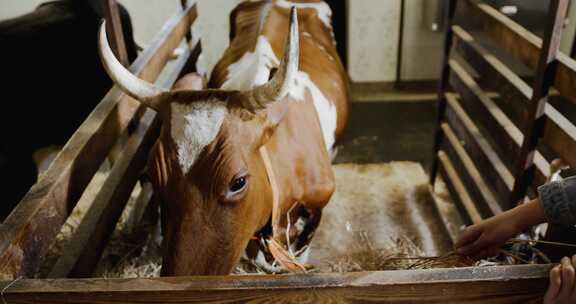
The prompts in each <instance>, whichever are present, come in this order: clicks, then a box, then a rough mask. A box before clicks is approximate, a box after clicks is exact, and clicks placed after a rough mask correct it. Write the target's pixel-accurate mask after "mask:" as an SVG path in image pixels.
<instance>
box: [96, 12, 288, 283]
mask: <svg viewBox="0 0 576 304" xmlns="http://www.w3.org/2000/svg"><path fill="white" fill-rule="evenodd" d="M104 28H105V27H104V25H102V27H101V29H100V36H99V42H100V53H101V56H102V60H103V63H104V66H105V67H106V70H107V71H108V74H109V75H110V77H111V78H112V79H113V80H114V82H115V83H116V84H117V85H118V86H119V87H120V88H121V89H122V90H123V91H124V92H126V93H127V94H129V95H130V96H132V97H134V98H136V99H137V100H139V101H140V102H142V103H143V104H144V105H146V106H147V107H149V108H152V109H154V110H156V111H158V113H159V117H160V119H161V120H162V122H163V125H162V131H161V135H160V138H159V140H158V141H157V143H156V146H155V148H154V150H153V151H152V154H151V157H150V161H149V168H148V170H149V172H150V173H151V175H152V176H151V178H152V180H153V183H154V186H155V191H156V193H157V195H159V196H160V198H161V199H162V214H163V235H164V244H163V252H164V253H163V258H164V262H163V274H164V275H204V274H228V273H229V272H230V271H231V270H232V269H233V267H234V266H235V264H236V263H237V262H238V261H239V259H240V257H241V255H242V253H243V251H244V249H245V248H246V245H247V243H248V241H249V240H250V238H251V237H252V236H253V235H254V233H255V232H256V231H258V230H259V229H261V228H262V227H263V226H265V225H266V223H267V222H268V220H269V218H270V215H271V210H272V206H271V204H272V202H271V197H272V194H271V190H270V184H269V181H268V177H267V174H266V169H265V166H264V164H263V160H262V158H261V156H260V153H259V148H260V147H261V146H262V145H264V144H265V143H266V142H267V140H268V139H269V138H270V136H271V135H272V133H273V132H274V130H275V128H276V126H277V125H278V123H279V122H280V119H281V117H282V115H283V113H284V111H283V110H282V108H284V107H283V106H282V105H283V104H282V103H277V104H276V106H275V107H273V108H274V109H270V107H269V106H270V105H271V104H272V103H274V102H278V101H281V100H282V99H284V97H285V96H286V95H287V94H288V90H289V87H290V84H291V83H293V82H294V78H295V76H296V73H297V71H298V60H299V59H298V57H299V41H298V22H297V15H296V11H295V9H292V11H291V15H290V31H289V35H288V39H287V42H286V49H285V54H284V57H283V59H282V61H281V63H280V66H279V67H278V69H277V71H276V73H274V75H273V76H272V77H271V79H270V80H269V81H268V82H267V83H265V84H263V85H260V86H257V87H255V88H254V89H252V90H250V91H246V92H240V91H224V90H192V89H190V90H172V91H168V90H164V89H161V88H158V87H156V86H154V85H153V84H150V83H147V82H145V81H143V80H141V79H139V78H137V77H136V76H134V75H133V74H131V73H130V72H129V71H128V70H127V69H125V68H124V67H123V66H122V65H121V64H120V63H119V62H118V61H117V60H116V58H115V57H114V55H113V53H112V51H111V49H110V47H109V45H108V41H107V37H106V31H105V30H104Z"/></svg>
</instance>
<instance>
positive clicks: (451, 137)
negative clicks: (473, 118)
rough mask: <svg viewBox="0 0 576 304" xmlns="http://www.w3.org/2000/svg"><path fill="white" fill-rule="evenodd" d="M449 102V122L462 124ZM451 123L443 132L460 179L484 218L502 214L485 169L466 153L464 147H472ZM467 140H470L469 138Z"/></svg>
mask: <svg viewBox="0 0 576 304" xmlns="http://www.w3.org/2000/svg"><path fill="white" fill-rule="evenodd" d="M448 102H449V107H448V111H447V113H446V114H447V117H448V122H449V123H460V121H461V120H458V118H457V117H454V116H455V115H458V114H456V113H455V112H457V110H454V109H453V107H454V105H453V104H451V101H450V100H448ZM449 123H444V124H442V130H443V131H444V133H445V134H446V139H447V142H449V145H447V146H448V147H447V148H446V152H447V153H448V156H450V159H451V160H452V161H453V163H454V164H455V168H456V169H457V170H458V172H459V175H460V177H461V178H462V180H463V182H464V183H465V184H466V188H467V189H468V192H469V193H470V195H471V196H472V197H474V201H475V202H477V203H478V204H479V205H477V206H478V209H479V210H480V211H481V213H482V215H483V217H484V218H486V217H490V216H493V215H495V214H499V213H500V212H502V208H501V207H500V205H499V204H498V200H497V199H496V197H495V196H494V194H493V193H492V187H490V186H489V185H488V184H487V182H486V181H485V180H484V179H485V178H486V176H487V175H486V174H482V173H483V172H484V170H485V169H484V168H478V167H477V166H476V164H475V162H474V160H473V159H472V158H471V157H470V154H469V153H467V152H466V149H465V147H464V146H471V145H470V144H466V143H465V142H464V141H463V140H462V139H461V137H460V138H459V137H458V136H457V135H456V133H455V131H454V130H453V128H452V127H451V126H450V124H449ZM460 128H462V127H460ZM464 132H468V131H464ZM465 138H466V139H469V137H465ZM490 181H491V180H489V182H490Z"/></svg>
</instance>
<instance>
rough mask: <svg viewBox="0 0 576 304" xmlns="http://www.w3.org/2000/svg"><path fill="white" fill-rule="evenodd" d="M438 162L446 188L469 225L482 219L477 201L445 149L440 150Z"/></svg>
mask: <svg viewBox="0 0 576 304" xmlns="http://www.w3.org/2000/svg"><path fill="white" fill-rule="evenodd" d="M438 164H439V167H438V171H439V172H440V176H442V179H443V180H444V183H445V184H446V188H448V192H450V197H451V198H452V200H453V201H454V203H455V204H456V207H457V208H458V211H459V212H460V215H461V216H462V219H463V220H464V221H465V222H466V224H468V225H470V224H476V223H479V222H480V221H482V214H480V211H479V210H478V208H477V207H476V203H475V202H474V200H473V199H472V197H470V194H469V193H468V189H467V188H466V185H464V182H462V179H460V176H459V175H458V173H457V171H456V168H455V167H454V165H453V163H452V161H451V160H450V158H449V157H448V155H447V154H446V152H445V151H442V150H440V151H439V152H438Z"/></svg>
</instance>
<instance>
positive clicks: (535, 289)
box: [0, 265, 550, 304]
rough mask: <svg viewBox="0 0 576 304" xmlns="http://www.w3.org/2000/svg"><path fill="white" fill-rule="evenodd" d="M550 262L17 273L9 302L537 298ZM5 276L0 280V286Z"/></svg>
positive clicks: (517, 300)
mask: <svg viewBox="0 0 576 304" xmlns="http://www.w3.org/2000/svg"><path fill="white" fill-rule="evenodd" d="M549 268H550V266H549V265H524V266H501V267H483V268H454V269H429V270H404V271H374V272H359V273H344V274H307V275H276V276H271V275H262V276H223V277H222V276H220V277H219V276H210V277H168V278H155V279H77V280H72V279H59V280H19V281H16V282H14V283H13V284H12V285H11V286H10V287H9V288H6V290H5V291H4V299H5V300H6V301H7V302H8V303H11V304H16V303H134V302H138V303H381V302H386V303H539V301H541V297H542V294H543V292H544V290H545V289H546V286H547V284H546V282H547V276H548V271H549ZM9 283H10V282H1V283H0V288H4V287H5V286H7V284H9Z"/></svg>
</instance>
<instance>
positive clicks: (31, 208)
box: [0, 5, 196, 278]
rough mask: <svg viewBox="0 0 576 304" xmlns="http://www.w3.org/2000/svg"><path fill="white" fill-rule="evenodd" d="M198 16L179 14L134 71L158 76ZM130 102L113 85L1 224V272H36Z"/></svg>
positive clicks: (126, 117) (123, 123) (132, 106)
mask: <svg viewBox="0 0 576 304" xmlns="http://www.w3.org/2000/svg"><path fill="white" fill-rule="evenodd" d="M195 18H196V6H195V5H194V6H191V7H189V8H188V9H187V10H184V11H182V12H179V13H178V14H176V15H175V16H174V17H173V18H172V19H170V20H169V21H168V22H167V23H166V25H165V26H164V28H163V29H162V31H161V32H160V33H159V34H158V36H157V38H156V39H155V40H154V42H153V43H152V44H151V46H150V47H149V48H148V49H147V50H146V51H145V52H144V53H143V54H142V55H141V56H139V58H138V59H137V60H136V61H135V62H134V64H132V66H131V68H130V69H131V71H132V72H133V73H135V74H137V75H139V76H140V77H141V78H143V79H145V80H147V81H154V80H155V79H156V77H157V76H158V74H159V73H160V71H161V70H162V68H163V67H164V65H165V63H166V61H167V60H168V59H169V58H170V56H171V53H172V50H173V49H174V48H175V47H176V46H177V45H178V44H179V43H180V41H181V40H182V38H183V37H184V35H185V34H186V32H187V31H188V29H189V28H190V26H191V24H192V22H193V20H195ZM129 101H130V99H129V98H127V97H126V96H124V94H122V93H121V92H120V90H119V89H118V88H113V89H112V90H111V91H110V92H109V93H108V94H107V95H106V96H105V97H104V99H103V100H102V101H101V102H100V103H99V104H98V106H97V107H96V108H95V109H94V111H93V112H92V113H91V114H90V115H89V117H88V118H87V119H86V120H85V121H84V123H83V124H82V125H81V126H80V128H79V129H78V130H77V131H76V132H75V133H74V135H73V136H72V137H71V139H70V140H69V141H68V143H67V144H66V146H65V147H64V148H63V150H62V152H60V154H59V155H58V157H57V158H56V159H55V160H54V163H53V164H52V165H51V166H50V168H49V169H48V170H47V171H46V173H45V174H44V175H43V177H42V178H41V179H40V180H39V181H38V183H36V184H35V185H34V186H33V187H32V188H31V189H30V191H29V192H28V194H26V196H25V197H24V198H23V199H22V201H21V202H20V203H19V204H18V206H17V207H16V208H15V209H14V211H13V212H12V213H11V214H10V215H9V216H8V218H7V219H6V220H5V222H4V225H2V227H0V277H4V278H6V277H17V276H33V275H34V274H35V272H36V269H37V268H38V265H39V263H40V261H41V260H42V258H43V257H44V255H45V253H46V250H47V249H48V246H49V244H50V243H51V242H52V241H53V239H54V237H55V236H56V234H57V233H58V232H59V230H60V227H61V225H62V223H63V222H64V221H65V220H66V218H67V216H68V212H69V210H71V207H72V206H73V205H74V204H75V203H76V201H77V200H78V199H79V197H80V195H81V194H82V192H83V191H84V188H85V187H86V185H87V184H88V182H89V181H90V179H91V178H92V176H93V174H94V172H95V171H96V170H97V169H98V167H99V166H100V163H101V162H102V160H103V159H104V158H105V157H106V155H107V153H108V152H109V151H110V148H111V147H112V145H113V144H114V142H115V141H116V139H117V137H118V136H119V135H120V134H122V133H123V132H124V130H126V128H127V126H128V124H129V122H130V121H131V120H132V118H133V117H134V113H136V111H137V109H138V107H139V105H138V103H136V102H132V103H130V102H129ZM120 106H122V107H123V108H122V109H120Z"/></svg>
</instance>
